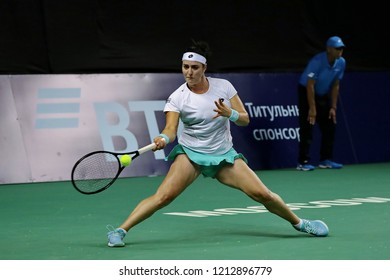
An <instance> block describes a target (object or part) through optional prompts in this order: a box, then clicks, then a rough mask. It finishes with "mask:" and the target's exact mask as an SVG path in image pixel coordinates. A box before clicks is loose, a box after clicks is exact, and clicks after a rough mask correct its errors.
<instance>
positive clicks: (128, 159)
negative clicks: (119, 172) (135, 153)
mask: <svg viewBox="0 0 390 280" xmlns="http://www.w3.org/2000/svg"><path fill="white" fill-rule="evenodd" d="M119 161H120V162H121V164H122V165H123V166H129V165H130V164H131V156H129V155H123V156H121V158H120V159H119Z"/></svg>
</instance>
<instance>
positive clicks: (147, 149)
mask: <svg viewBox="0 0 390 280" xmlns="http://www.w3.org/2000/svg"><path fill="white" fill-rule="evenodd" d="M155 147H156V144H154V143H152V144H149V145H147V146H145V147H142V148H140V149H139V150H138V153H139V154H140V155H141V154H143V153H145V152H148V151H150V150H153V149H154V148H155Z"/></svg>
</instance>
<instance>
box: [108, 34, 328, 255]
mask: <svg viewBox="0 0 390 280" xmlns="http://www.w3.org/2000/svg"><path fill="white" fill-rule="evenodd" d="M209 54H210V52H209V47H208V44H207V43H205V42H194V43H193V45H192V46H191V47H190V48H189V49H187V51H186V52H185V53H184V54H183V57H182V72H183V76H184V78H185V83H184V84H182V85H181V86H180V87H179V88H178V89H177V90H176V91H174V92H173V93H172V94H171V95H170V96H169V98H168V100H167V103H166V105H165V108H164V112H165V116H166V125H165V128H164V130H163V131H162V133H161V134H160V135H159V136H157V137H155V138H154V143H155V144H156V150H160V149H164V148H165V146H166V145H167V144H168V143H170V142H173V141H174V140H175V139H176V136H177V131H178V126H179V120H181V121H182V122H183V124H184V128H183V130H182V133H181V135H179V136H178V145H177V146H175V147H174V148H173V149H172V151H171V153H170V154H169V155H168V159H170V160H173V163H172V165H171V167H170V169H169V171H168V173H167V175H166V177H165V178H164V180H163V182H162V183H161V185H160V186H159V187H158V189H157V191H156V193H155V194H153V195H152V196H150V197H148V198H146V199H144V200H142V201H141V202H140V203H139V204H138V205H137V206H136V208H135V209H134V210H133V211H132V212H131V213H130V215H129V216H128V218H127V219H126V220H125V221H124V222H123V223H122V225H120V226H119V227H118V228H116V229H112V230H111V231H110V232H109V233H108V246H110V247H121V246H125V243H124V241H123V239H124V237H125V236H126V234H127V232H128V231H129V230H130V229H131V228H133V227H134V226H135V225H137V224H139V223H140V222H142V221H144V220H145V219H147V218H149V217H150V216H152V215H153V214H154V213H155V212H156V211H157V210H159V209H161V208H163V207H165V206H167V205H168V204H169V203H171V202H172V201H173V200H174V199H175V198H176V197H177V196H179V195H180V194H181V193H182V192H183V191H184V190H185V189H186V188H187V187H188V186H189V185H190V184H191V183H192V182H194V180H195V179H196V178H197V177H198V176H199V175H200V174H202V175H203V176H206V177H211V178H215V179H217V180H218V181H219V182H221V183H222V184H225V185H226V186H229V187H232V188H235V189H237V190H240V191H242V192H243V193H245V194H246V195H248V196H249V197H250V198H252V199H253V200H255V201H257V202H258V203H261V204H263V205H264V206H265V207H266V208H267V210H268V211H269V212H271V213H273V214H276V215H278V216H279V217H281V218H283V219H284V220H286V221H287V222H289V223H290V224H291V225H292V226H293V227H294V228H295V229H296V230H298V231H302V232H306V233H309V234H312V235H315V236H327V235H328V232H329V231H328V227H327V226H326V224H325V223H324V222H322V221H319V220H315V221H313V220H305V219H300V218H299V217H298V216H297V215H296V214H295V213H294V212H292V211H291V209H290V208H289V207H288V206H287V205H286V204H285V203H284V201H283V200H282V199H281V197H280V196H279V195H277V194H276V193H273V192H272V191H271V190H270V189H268V188H267V187H266V186H265V185H264V183H263V182H262V181H261V180H260V178H259V177H258V176H257V175H256V174H255V172H254V171H253V170H251V169H250V167H249V166H248V165H247V160H246V158H245V157H244V156H243V155H242V154H240V153H237V152H236V150H235V149H234V148H233V142H232V136H231V133H230V125H231V123H233V124H234V125H238V126H247V125H248V124H249V116H248V113H247V112H246V110H245V107H244V105H243V103H242V101H241V100H240V97H239V96H238V93H237V91H236V90H235V88H234V86H233V85H232V84H231V83H230V82H229V81H227V80H224V79H217V78H211V77H206V75H205V72H206V69H207V59H208V56H209Z"/></svg>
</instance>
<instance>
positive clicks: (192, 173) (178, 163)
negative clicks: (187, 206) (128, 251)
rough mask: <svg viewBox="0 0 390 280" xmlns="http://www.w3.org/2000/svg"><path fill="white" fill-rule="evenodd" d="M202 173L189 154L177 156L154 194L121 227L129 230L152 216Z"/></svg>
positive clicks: (141, 203)
mask: <svg viewBox="0 0 390 280" xmlns="http://www.w3.org/2000/svg"><path fill="white" fill-rule="evenodd" d="M199 174H200V171H199V168H198V167H196V165H194V164H192V163H191V161H190V160H189V159H188V157H187V155H185V154H181V155H178V156H177V157H176V158H175V161H174V162H173V163H172V165H171V167H170V169H169V171H168V174H167V175H166V177H165V178H164V180H163V182H162V183H161V185H160V186H159V188H158V189H157V191H156V193H155V194H153V195H152V196H150V197H148V198H146V199H144V200H142V201H141V202H140V203H139V204H138V205H137V207H135V209H134V210H133V211H132V212H131V214H130V215H129V217H128V218H127V219H126V220H125V221H124V222H123V223H122V225H121V226H120V228H122V229H125V230H126V231H128V230H129V229H131V228H132V227H134V226H135V225H137V224H139V223H140V222H142V221H144V220H145V219H147V218H149V217H150V216H152V215H153V214H154V213H155V212H156V211H157V210H159V209H161V208H163V207H164V206H167V205H168V204H169V203H170V202H172V201H173V200H174V199H175V198H176V197H177V196H178V195H180V194H181V193H182V192H183V191H184V190H185V189H186V188H187V187H188V186H189V185H190V184H191V183H192V182H193V181H194V180H195V179H196V178H197V177H198V176H199Z"/></svg>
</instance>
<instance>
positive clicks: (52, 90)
mask: <svg viewBox="0 0 390 280" xmlns="http://www.w3.org/2000/svg"><path fill="white" fill-rule="evenodd" d="M210 76H213V77H217V78H225V79H228V80H229V81H231V82H232V83H233V85H234V86H235V88H236V89H237V91H238V93H239V95H240V97H241V99H242V101H243V103H244V105H245V107H246V109H247V111H248V113H249V115H250V118H251V122H250V124H249V126H247V127H238V126H235V125H234V124H232V125H231V127H232V135H233V141H234V145H235V148H236V150H237V151H239V152H242V153H243V154H244V155H245V156H246V157H247V159H248V161H249V165H250V166H251V167H252V168H253V169H255V170H260V169H277V168H292V167H295V165H296V163H297V148H298V141H299V133H298V132H299V127H298V114H299V112H298V109H297V100H298V98H297V80H298V77H299V74H298V73H265V74H264V73H257V74H256V73H232V74H210ZM389 80H390V73H387V72H384V73H383V72H382V73H353V72H351V73H346V74H345V77H344V80H343V81H342V83H341V92H340V99H339V106H338V110H337V116H338V127H337V132H336V140H335V151H334V160H336V161H339V162H341V163H343V164H346V165H348V164H359V163H370V162H385V161H390V148H389V145H388V136H389V128H390V110H389V109H388V108H387V107H388V104H389V103H390V95H389V86H388V81H389ZM183 82H184V79H183V77H182V74H180V73H171V74H97V75H11V76H8V75H7V76H0V93H1V94H0V135H1V137H0V152H1V155H2V156H1V157H0V184H4V183H21V182H41V181H62V180H69V179H70V173H71V169H72V166H73V164H74V163H75V162H76V160H77V159H79V158H80V157H81V156H82V155H84V154H86V153H88V152H91V151H94V150H102V149H104V150H110V151H117V152H124V151H129V150H135V149H138V148H140V147H142V146H145V145H147V144H149V143H151V141H152V140H153V138H154V137H155V136H156V135H158V134H159V132H160V131H161V130H162V129H163V128H164V125H165V116H164V113H163V108H164V104H165V100H166V99H167V97H168V96H169V95H170V94H171V93H172V92H173V91H174V90H175V89H176V88H177V87H179V86H180V85H181V84H182V83H183ZM319 144H320V133H319V131H318V129H317V130H315V135H314V142H313V146H312V157H313V158H312V159H313V164H317V162H318V153H319ZM172 148H173V144H171V145H169V146H168V147H167V148H166V149H165V150H162V151H157V152H155V153H152V152H150V153H147V154H145V155H143V156H142V157H140V158H139V159H137V161H136V162H134V163H133V164H132V165H131V168H126V169H125V171H124V172H123V173H122V174H121V176H123V177H129V176H155V175H163V174H165V173H166V172H167V170H168V168H169V166H170V162H166V161H165V160H164V158H165V156H166V155H167V154H168V153H169V151H170V150H171V149H172Z"/></svg>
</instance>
